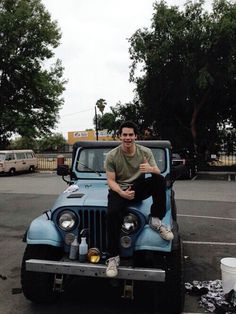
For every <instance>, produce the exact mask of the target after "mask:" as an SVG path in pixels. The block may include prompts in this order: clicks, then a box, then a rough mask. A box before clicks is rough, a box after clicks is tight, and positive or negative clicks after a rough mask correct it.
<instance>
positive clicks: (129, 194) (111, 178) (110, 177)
mask: <svg viewBox="0 0 236 314" xmlns="http://www.w3.org/2000/svg"><path fill="white" fill-rule="evenodd" d="M106 175H107V183H108V186H109V188H110V189H111V190H112V191H114V192H116V193H118V194H119V195H120V196H121V197H124V198H126V199H128V200H132V199H133V198H134V194H135V192H134V191H132V190H131V187H129V188H128V189H127V190H125V191H123V190H122V189H121V187H120V186H119V184H118V183H117V182H116V174H115V172H111V171H106Z"/></svg>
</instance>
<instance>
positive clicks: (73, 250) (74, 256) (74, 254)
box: [69, 237, 79, 260]
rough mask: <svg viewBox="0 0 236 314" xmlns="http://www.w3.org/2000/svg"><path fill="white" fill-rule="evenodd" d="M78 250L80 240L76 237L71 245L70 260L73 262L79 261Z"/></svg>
mask: <svg viewBox="0 0 236 314" xmlns="http://www.w3.org/2000/svg"><path fill="white" fill-rule="evenodd" d="M78 249H79V242H78V238H77V237H75V238H74V240H73V242H72V243H71V245H70V254H69V258H70V259H73V260H75V259H77V256H78Z"/></svg>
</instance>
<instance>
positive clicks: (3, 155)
mask: <svg viewBox="0 0 236 314" xmlns="http://www.w3.org/2000/svg"><path fill="white" fill-rule="evenodd" d="M5 158H6V154H5V153H0V160H1V161H3V160H5Z"/></svg>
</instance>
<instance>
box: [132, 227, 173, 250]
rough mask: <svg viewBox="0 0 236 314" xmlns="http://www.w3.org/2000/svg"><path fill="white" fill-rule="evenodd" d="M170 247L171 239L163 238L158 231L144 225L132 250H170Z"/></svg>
mask: <svg viewBox="0 0 236 314" xmlns="http://www.w3.org/2000/svg"><path fill="white" fill-rule="evenodd" d="M171 247H172V241H166V240H163V239H162V238H161V237H160V235H159V233H158V232H156V231H154V230H152V229H151V228H150V227H149V226H148V225H145V227H144V228H143V231H142V232H141V233H140V235H139V237H138V239H137V241H136V243H135V248H134V250H135V251H140V250H147V251H161V252H170V251H171Z"/></svg>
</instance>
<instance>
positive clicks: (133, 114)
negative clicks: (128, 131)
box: [98, 100, 146, 135]
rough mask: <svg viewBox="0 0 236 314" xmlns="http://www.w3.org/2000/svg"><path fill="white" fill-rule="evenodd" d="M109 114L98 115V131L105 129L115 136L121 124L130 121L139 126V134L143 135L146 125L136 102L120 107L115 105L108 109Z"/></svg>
mask: <svg viewBox="0 0 236 314" xmlns="http://www.w3.org/2000/svg"><path fill="white" fill-rule="evenodd" d="M110 110H111V112H109V113H105V114H104V115H103V116H100V115H98V125H99V128H100V129H107V130H108V132H113V134H114V135H115V134H116V133H117V131H118V129H119V126H120V124H121V123H122V122H124V121H127V120H132V121H133V122H135V123H136V124H137V125H138V126H140V133H141V134H144V130H145V128H146V123H145V120H144V112H143V106H142V105H141V104H140V103H139V102H138V101H137V100H134V102H130V103H127V104H124V105H122V104H121V103H118V104H116V106H114V107H110Z"/></svg>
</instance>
